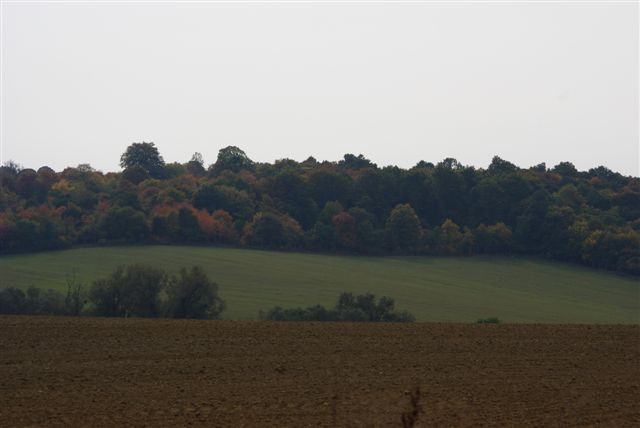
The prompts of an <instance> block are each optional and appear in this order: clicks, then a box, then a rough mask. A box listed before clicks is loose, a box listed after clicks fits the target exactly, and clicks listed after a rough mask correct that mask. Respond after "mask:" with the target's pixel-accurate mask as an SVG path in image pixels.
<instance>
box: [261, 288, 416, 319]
mask: <svg viewBox="0 0 640 428" xmlns="http://www.w3.org/2000/svg"><path fill="white" fill-rule="evenodd" d="M259 317H260V319H263V320H269V321H350V322H413V321H415V317H414V316H413V315H411V314H410V313H409V312H406V311H402V312H398V311H396V310H395V301H394V300H393V299H392V298H391V297H386V296H382V297H380V299H378V300H376V296H375V295H373V294H371V293H367V294H361V295H358V296H354V295H353V294H352V293H341V294H340V296H339V297H338V301H337V302H336V305H335V306H334V307H333V308H332V309H327V308H325V307H324V306H322V305H315V306H310V307H308V308H306V309H304V308H286V309H283V308H281V307H280V306H276V307H274V308H271V309H269V310H268V311H266V312H260V314H259Z"/></svg>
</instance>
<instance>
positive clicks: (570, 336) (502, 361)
mask: <svg viewBox="0 0 640 428" xmlns="http://www.w3.org/2000/svg"><path fill="white" fill-rule="evenodd" d="M414 387H419V388H420V391H421V396H420V405H421V408H422V411H421V413H420V414H419V419H418V423H417V424H416V426H468V425H484V426H498V425H510V426H549V425H551V426H575V425H580V426H584V425H613V426H640V404H639V403H640V327H639V326H577V325H575V326H550V325H451V324H441V325H439V324H410V325H391V324H324V323H300V324H298V323H291V324H289V323H268V322H233V321H222V322H215V321H168V320H142V319H95V318H47V317H0V425H1V426H27V425H39V426H45V425H46V426H55V425H64V426H70V425H71V426H87V425H90V426H92V425H94V426H95V425H101V426H113V425H127V426H130V425H136V426H139V425H148V426H159V425H165V426H188V425H196V426H198V425H199V426H232V427H237V426H295V427H301V426H318V425H320V426H401V425H402V423H401V415H402V413H403V412H405V411H408V410H409V402H410V395H409V393H410V391H411V390H412V389H413V388H414Z"/></svg>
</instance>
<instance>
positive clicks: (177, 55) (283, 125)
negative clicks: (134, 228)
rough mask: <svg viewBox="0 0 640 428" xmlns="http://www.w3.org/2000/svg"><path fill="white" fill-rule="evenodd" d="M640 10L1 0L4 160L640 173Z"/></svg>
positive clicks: (105, 166) (55, 164)
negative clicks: (244, 159) (198, 160)
mask: <svg viewBox="0 0 640 428" xmlns="http://www.w3.org/2000/svg"><path fill="white" fill-rule="evenodd" d="M638 17H639V15H638V3H635V2H627V3H610V2H609V3H604V2H603V3H586V2H583V3H581V2H573V3H566V2H565V3H548V2H547V3H538V4H535V3H516V2H508V3H495V2H493V3H477V4H469V3H454V4H443V3H402V4H393V3H348V4H336V3H331V4H318V3H312V4H310V3H268V4H255V3H242V4H220V3H217V4H213V3H189V4H176V3H136V4H123V3H100V4H91V3H54V4H51V3H49V4H46V3H35V4H34V3H4V4H3V5H2V129H1V131H0V132H1V137H2V146H3V147H2V160H3V161H7V160H9V159H12V160H14V161H15V162H18V163H19V164H21V165H23V166H25V167H32V168H37V167H39V166H42V165H49V166H50V167H52V168H54V169H56V170H61V169H63V168H64V167H66V166H75V165H77V164H79V163H90V164H91V165H92V166H94V167H95V168H98V169H101V170H103V171H115V170H119V169H120V168H119V166H118V162H119V158H120V155H121V154H122V152H124V150H125V148H126V147H127V146H128V145H129V144H131V143H132V142H137V141H153V142H155V143H156V145H157V146H158V148H159V149H160V152H161V154H162V155H163V156H164V159H165V160H166V161H167V162H173V161H179V162H185V161H187V160H189V158H190V157H191V155H192V154H193V153H194V152H196V151H197V152H201V153H202V154H203V156H204V159H205V162H206V163H207V164H209V163H212V162H214V161H215V158H216V155H217V152H218V150H219V149H220V148H222V147H225V146H228V145H236V146H239V147H241V148H242V149H244V150H245V151H246V152H247V154H248V155H249V157H250V158H252V159H253V160H256V161H268V162H273V161H274V160H275V159H280V158H292V159H296V160H303V159H305V158H307V157H308V156H310V155H313V156H314V157H316V158H317V159H319V160H324V159H327V160H338V159H340V158H342V155H343V154H344V153H354V154H359V153H362V154H364V155H365V156H366V157H368V158H370V159H372V160H373V161H374V162H376V163H378V165H381V166H382V165H389V164H394V165H399V166H402V167H410V166H412V165H415V164H416V163H417V162H418V161H419V160H426V161H431V162H434V163H435V162H438V161H440V160H442V159H443V158H445V157H455V158H457V159H458V160H459V161H460V162H462V163H463V164H468V165H475V166H479V167H486V166H487V165H488V164H489V162H490V160H491V158H492V157H493V156H494V155H499V156H500V157H502V158H504V159H507V160H510V161H512V162H514V163H516V164H517V165H519V166H521V167H528V166H531V165H534V164H537V163H540V162H546V163H547V166H549V167H550V166H553V165H555V164H557V163H558V162H560V161H565V160H567V161H570V162H573V163H574V164H575V165H576V166H577V167H578V169H581V170H585V169H589V168H591V167H595V166H598V165H605V166H607V167H609V168H611V169H613V170H615V171H619V172H621V173H623V174H626V175H635V176H637V175H638V165H639V161H640V160H639V152H638V142H639V135H638V123H639V118H638V114H639V112H638V102H639V101H638V90H639V87H638V72H639V70H638V43H639V42H638V37H639V34H638V28H639V25H638Z"/></svg>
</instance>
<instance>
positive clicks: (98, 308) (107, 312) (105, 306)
mask: <svg viewBox="0 0 640 428" xmlns="http://www.w3.org/2000/svg"><path fill="white" fill-rule="evenodd" d="M165 283H166V274H165V273H164V271H163V270H161V269H157V268H154V267H152V266H145V265H131V266H126V267H125V266H119V267H118V268H117V269H116V270H115V271H114V272H113V273H112V274H111V275H110V276H109V277H108V278H104V279H99V280H97V281H95V282H94V283H93V285H92V286H91V290H90V292H89V299H90V300H91V302H92V303H93V305H94V311H95V314H96V315H100V316H107V317H127V316H137V317H155V316H158V315H159V293H160V291H161V290H162V289H163V288H164V285H165Z"/></svg>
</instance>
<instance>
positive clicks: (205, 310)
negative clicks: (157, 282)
mask: <svg viewBox="0 0 640 428" xmlns="http://www.w3.org/2000/svg"><path fill="white" fill-rule="evenodd" d="M167 295H168V301H167V315H168V316H169V317H172V318H205V319H219V318H220V315H221V314H222V311H224V308H225V303H224V301H223V300H222V299H221V298H220V297H219V296H218V284H216V283H215V282H213V281H211V280H210V279H209V277H208V276H207V274H206V273H205V272H204V270H203V269H202V268H201V267H199V266H194V267H192V268H191V270H189V271H188V270H187V269H185V268H182V269H181V270H180V274H179V276H178V277H173V278H172V279H171V281H170V282H169V285H168V287H167Z"/></svg>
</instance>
